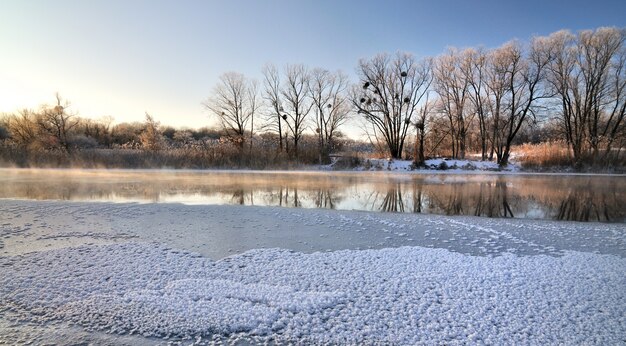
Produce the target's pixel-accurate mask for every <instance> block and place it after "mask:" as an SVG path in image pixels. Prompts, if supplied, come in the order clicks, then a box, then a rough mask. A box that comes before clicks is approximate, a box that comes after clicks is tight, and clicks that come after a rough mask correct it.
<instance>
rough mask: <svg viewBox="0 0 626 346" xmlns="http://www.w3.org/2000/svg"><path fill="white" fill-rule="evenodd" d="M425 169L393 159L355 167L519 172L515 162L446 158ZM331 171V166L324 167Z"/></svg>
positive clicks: (426, 163)
mask: <svg viewBox="0 0 626 346" xmlns="http://www.w3.org/2000/svg"><path fill="white" fill-rule="evenodd" d="M424 166H425V167H421V168H417V169H416V168H414V167H413V161H412V160H395V159H365V162H364V163H363V164H362V165H361V166H359V167H356V168H355V170H357V171H396V172H405V171H414V172H432V171H443V172H446V173H468V172H469V173H471V172H473V171H490V172H509V173H511V172H519V171H520V170H521V167H520V165H519V164H517V163H515V162H511V163H509V164H508V165H507V166H506V167H504V168H502V167H500V166H498V164H497V163H496V162H495V161H480V160H457V159H447V158H434V159H428V160H426V161H425V162H424ZM324 167H327V168H328V169H332V168H333V165H332V164H331V165H328V166H324Z"/></svg>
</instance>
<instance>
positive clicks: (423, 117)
mask: <svg viewBox="0 0 626 346" xmlns="http://www.w3.org/2000/svg"><path fill="white" fill-rule="evenodd" d="M433 104H434V103H432V102H428V96H427V97H426V102H424V105H423V106H421V107H420V109H419V112H418V113H417V119H416V120H415V123H414V124H415V131H416V133H415V136H416V137H415V150H414V151H415V152H414V155H413V163H414V164H415V166H416V167H418V166H422V165H424V162H425V161H426V155H424V140H425V139H426V131H427V129H428V127H427V126H428V123H429V122H428V121H427V120H428V118H429V115H430V113H431V110H432V108H433Z"/></svg>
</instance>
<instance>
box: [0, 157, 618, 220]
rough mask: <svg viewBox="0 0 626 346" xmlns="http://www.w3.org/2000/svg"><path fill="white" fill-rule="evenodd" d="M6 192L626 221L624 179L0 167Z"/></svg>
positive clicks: (33, 196) (0, 192) (1, 194)
mask: <svg viewBox="0 0 626 346" xmlns="http://www.w3.org/2000/svg"><path fill="white" fill-rule="evenodd" d="M0 181H3V182H4V183H3V184H2V185H0V198H17V199H30V200H69V201H97V202H140V203H185V204H236V205H258V206H282V207H299V208H323V209H338V210H365V211H378V212H398V213H424V214H444V215H470V216H482V217H496V218H531V219H551V220H574V221H600V222H626V207H625V206H626V178H624V177H623V176H594V175H589V176H577V175H564V176H558V175H498V174H406V173H402V174H397V173H396V174H394V173H382V172H381V173H376V172H373V173H369V172H354V173H353V172H265V171H262V172H257V171H178V170H163V171H157V170H63V169H0Z"/></svg>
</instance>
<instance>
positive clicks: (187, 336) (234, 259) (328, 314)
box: [0, 200, 626, 345]
mask: <svg viewBox="0 0 626 346" xmlns="http://www.w3.org/2000/svg"><path fill="white" fill-rule="evenodd" d="M0 220H2V221H1V222H0V239H1V240H2V243H0V307H1V308H0V329H1V330H2V332H0V343H2V342H5V343H15V340H19V341H20V342H19V343H28V342H31V343H35V344H41V343H45V342H49V340H60V341H59V342H58V343H80V342H87V343H89V342H91V343H95V344H100V343H108V344H165V343H168V342H179V341H180V342H182V341H183V340H184V341H185V342H186V343H187V344H190V343H195V344H212V343H225V344H233V343H237V342H239V341H242V340H244V341H248V342H249V343H252V344H259V343H266V342H270V343H272V342H273V343H277V344H288V343H293V344H365V345H377V344H402V345H407V344H411V345H412V344H466V343H471V344H541V343H548V344H599V345H602V344H620V343H623V340H625V339H626V290H625V289H624V287H626V276H624V273H626V225H624V224H598V223H596V224H585V223H577V222H550V221H536V220H506V219H485V218H475V217H448V216H434V215H406V214H377V213H369V212H350V211H340V212H339V211H327V210H310V209H288V208H271V207H238V206H187V205H177V204H110V203H79V202H35V201H11V200H1V201H0ZM407 245H408V246H407ZM277 247H281V248H280V249H279V248H277ZM368 247H371V249H368ZM229 249H230V251H228V250H229ZM327 250H331V251H327ZM57 330H62V331H65V334H63V335H59V334H56V333H58V331H57ZM116 335H117V336H116Z"/></svg>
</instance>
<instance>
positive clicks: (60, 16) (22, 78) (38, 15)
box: [0, 0, 626, 128]
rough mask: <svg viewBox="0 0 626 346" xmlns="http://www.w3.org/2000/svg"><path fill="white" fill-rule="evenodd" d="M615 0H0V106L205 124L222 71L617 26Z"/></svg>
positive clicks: (622, 9) (431, 50)
mask: <svg viewBox="0 0 626 346" xmlns="http://www.w3.org/2000/svg"><path fill="white" fill-rule="evenodd" d="M625 13H626V1H624V0H613V1H606V0H594V1H589V0H586V1H579V0H573V1H550V0H543V1H535V0H524V1H521V0H520V1H505V0H500V1H498V0H493V1H492V0H488V1H478V0H474V1H471V0H465V1H452V0H439V1H436V0H433V1H419V0H414V1H410V0H409V1H392V0H389V1H365V0H363V1H338V0H335V1H332V0H301V1H297V0H291V1H289V0H267V1H262V0H257V1H252V0H250V1H244V0H223V1H182V0H181V1H158V0H145V1H141V0H106V1H100V0H89V1H84V0H55V1H50V0H43V1H35V0H0V113H2V112H14V111H16V110H18V109H21V108H31V109H36V108H38V107H39V106H40V105H42V104H45V103H53V102H54V101H55V99H54V95H55V93H56V92H58V93H60V95H61V96H62V97H64V98H65V99H67V100H69V101H70V102H71V110H72V111H73V112H75V113H78V114H79V115H80V116H83V117H89V118H96V119H97V118H100V117H103V116H112V117H113V118H114V119H115V121H116V122H123V121H143V119H144V116H145V112H148V113H150V114H151V115H153V116H154V117H155V118H156V119H157V120H159V121H161V123H163V124H165V125H172V126H176V127H192V128H198V127H202V126H208V125H213V124H214V121H213V120H212V119H211V117H210V115H209V113H208V112H207V111H206V110H205V109H204V108H203V106H202V102H203V101H204V100H206V99H207V97H208V96H209V95H210V93H211V90H212V89H213V87H214V86H215V85H216V83H217V81H218V78H219V76H220V75H221V74H223V73H225V72H228V71H237V72H241V73H244V74H245V75H246V76H248V77H251V78H256V79H261V77H262V76H261V69H262V67H263V66H264V65H265V64H267V63H273V64H275V65H276V66H278V67H282V66H284V65H285V64H288V63H301V64H305V65H307V66H309V67H323V68H326V69H329V70H342V71H344V72H346V73H348V75H351V76H353V75H354V71H355V66H356V65H357V62H358V60H359V59H361V58H367V57H371V56H373V55H375V54H377V53H381V52H396V51H407V52H411V53H413V54H415V55H416V56H417V57H426V56H436V55H438V54H441V53H443V52H444V50H445V49H446V48H447V47H449V46H456V47H475V46H484V47H487V48H490V47H497V46H499V45H501V44H503V43H504V42H506V41H509V40H511V39H520V40H524V41H527V40H528V39H530V38H531V37H532V36H533V35H547V34H550V33H552V32H554V31H557V30H560V29H569V30H571V31H574V32H576V31H579V30H583V29H593V28H597V27H600V26H618V27H626V15H624V14H625Z"/></svg>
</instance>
